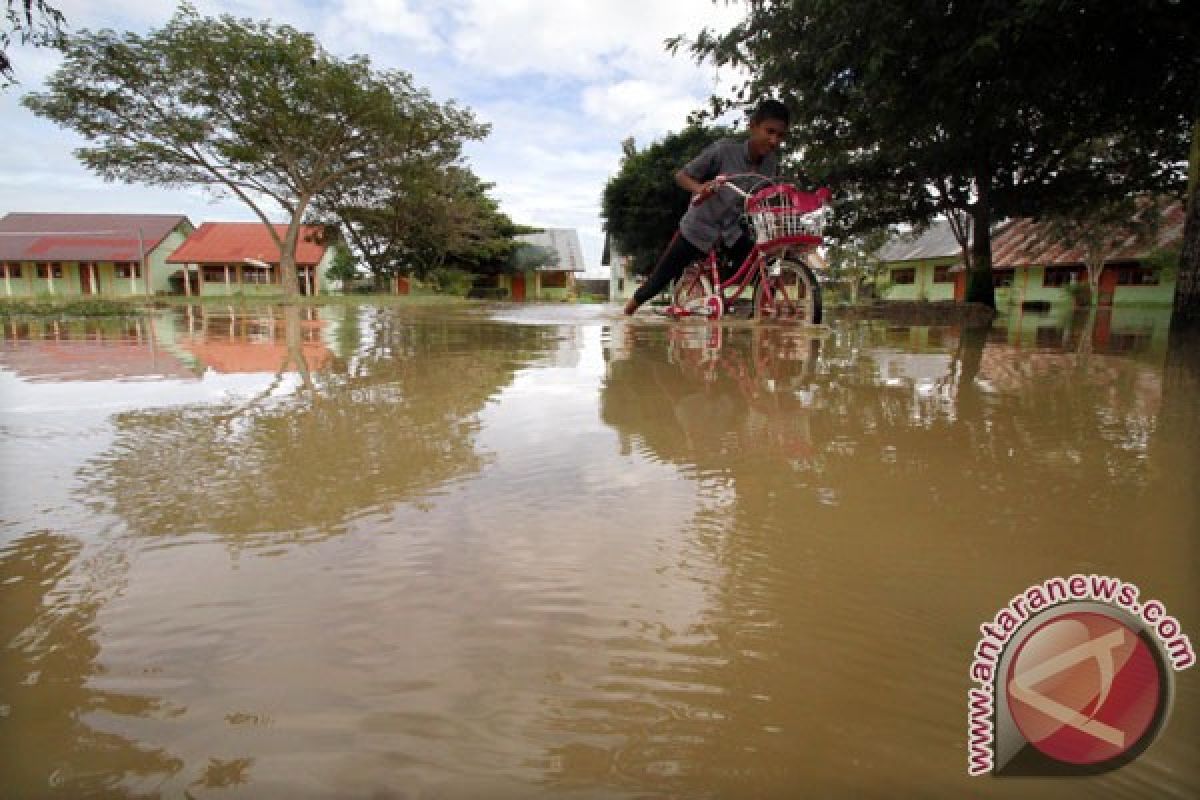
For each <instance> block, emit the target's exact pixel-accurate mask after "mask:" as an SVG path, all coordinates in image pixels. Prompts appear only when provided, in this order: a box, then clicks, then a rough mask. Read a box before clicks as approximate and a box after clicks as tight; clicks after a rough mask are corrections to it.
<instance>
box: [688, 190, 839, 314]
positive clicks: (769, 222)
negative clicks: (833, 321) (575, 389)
mask: <svg viewBox="0 0 1200 800" xmlns="http://www.w3.org/2000/svg"><path fill="white" fill-rule="evenodd" d="M741 178H754V179H756V181H757V182H756V184H755V185H754V186H753V187H752V188H751V190H750V191H746V190H744V189H742V188H741V187H739V186H738V185H737V184H735V183H733V182H732V181H733V180H736V179H741ZM716 180H717V187H718V188H717V191H720V190H722V189H730V190H733V191H735V192H737V193H738V194H739V195H741V196H742V198H743V199H744V200H745V216H746V218H747V219H748V220H749V222H750V224H751V226H752V227H753V230H754V238H755V242H754V246H753V247H752V248H751V250H750V253H749V254H748V255H747V256H746V259H745V260H744V261H743V262H742V263H741V265H739V267H738V269H737V271H736V272H735V273H734V274H733V275H731V276H730V277H729V278H728V279H726V280H721V277H720V271H719V268H718V263H717V254H716V250H715V249H713V250H710V251H709V253H708V255H707V256H705V257H704V258H703V259H702V260H700V261H699V262H697V263H696V264H693V265H692V266H690V267H688V268H686V269H685V270H684V271H683V274H682V275H680V277H679V279H678V280H677V281H675V286H674V288H673V289H672V292H671V303H670V305H668V306H667V308H666V310H665V313H666V314H667V316H670V317H672V318H675V319H679V318H682V317H690V316H701V317H706V318H708V319H720V318H721V317H723V316H724V315H725V314H727V313H729V312H730V311H731V309H732V308H733V304H734V303H735V302H736V301H737V300H738V299H739V298H741V296H742V294H743V293H744V292H745V291H746V289H747V287H749V286H751V285H753V286H754V291H753V298H754V301H753V302H754V305H753V308H754V312H753V316H754V318H755V319H758V320H761V319H766V318H774V319H787V318H792V319H797V320H799V321H802V322H806V323H809V324H812V325H816V324H819V323H820V322H821V318H822V315H823V309H822V304H821V286H820V284H819V283H818V282H817V277H816V275H814V274H813V271H812V268H811V267H809V266H808V264H806V263H804V261H803V260H802V257H803V254H805V253H809V252H812V251H813V250H815V249H816V248H817V247H819V246H820V245H821V243H822V241H823V240H822V238H821V231H822V229H823V228H824V224H825V219H826V216H827V214H828V201H829V197H830V192H829V190H828V189H820V190H818V191H816V192H802V191H800V190H798V189H797V188H796V187H795V186H794V185H792V184H790V183H787V182H784V181H774V180H772V179H771V178H767V177H765V176H762V175H757V174H754V173H742V174H736V175H719V176H717V179H716ZM763 183H767V184H768V185H767V186H765V187H763V188H759V187H761V186H762V184H763ZM706 199H707V197H706V196H702V197H698V198H697V199H696V200H693V201H692V202H693V203H702V202H704V200H706ZM735 286H736V291H735V292H734V293H733V294H732V296H730V295H729V294H728V293H727V290H728V289H730V288H732V287H735Z"/></svg>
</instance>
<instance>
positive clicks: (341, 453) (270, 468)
mask: <svg viewBox="0 0 1200 800" xmlns="http://www.w3.org/2000/svg"><path fill="white" fill-rule="evenodd" d="M349 313H351V314H353V315H355V318H356V319H355V320H354V322H353V323H351V324H360V323H359V322H358V320H357V316H358V311H357V310H356V309H350V310H349ZM369 324H370V325H371V328H372V330H371V337H370V340H369V342H368V343H367V344H364V345H361V346H355V345H357V344H358V343H350V344H351V346H353V347H354V349H352V350H349V351H348V352H346V353H345V354H344V355H342V356H340V357H336V358H335V357H334V356H333V353H332V351H331V350H330V349H328V348H327V347H326V346H325V345H324V343H323V342H321V341H320V340H319V339H317V338H316V336H315V334H316V333H318V332H319V331H320V330H321V326H320V323H319V321H315V320H311V319H300V316H299V313H298V309H296V308H290V309H287V310H285V313H284V315H283V316H282V318H280V319H278V320H273V319H271V318H268V320H267V322H265V323H264V322H262V321H254V320H250V321H247V320H235V319H231V320H230V321H229V322H228V324H225V323H221V322H217V323H212V324H211V325H210V324H209V323H205V324H204V325H203V326H199V327H189V329H188V334H187V336H186V338H184V339H183V342H184V344H183V346H184V347H185V349H188V350H189V351H190V352H192V353H193V354H195V355H197V356H200V357H208V358H213V359H215V360H214V361H213V362H211V364H210V365H211V366H213V367H214V368H218V369H222V370H226V371H251V372H255V371H260V368H267V367H269V368H270V371H272V372H274V375H273V377H272V378H271V379H270V381H269V382H267V383H266V385H265V386H264V387H263V388H262V389H261V390H260V391H258V392H257V393H255V394H253V395H251V396H249V397H244V398H239V399H238V400H237V401H236V402H233V403H224V404H220V403H219V404H207V405H204V406H201V407H193V406H182V407H173V408H167V409H155V410H151V411H130V412H125V413H122V414H119V415H117V416H116V417H115V418H114V426H115V429H116V440H115V441H114V443H113V445H112V447H111V448H109V450H108V451H107V452H105V453H104V454H103V455H101V456H100V457H98V458H97V459H95V460H94V461H93V462H92V463H91V464H89V465H88V467H87V471H88V473H89V475H90V476H91V479H92V481H94V482H90V483H89V485H88V487H87V488H86V489H85V492H86V494H87V495H88V496H89V497H94V498H101V499H102V503H103V504H105V505H106V506H107V507H108V508H110V509H111V510H112V511H114V512H116V513H117V514H118V515H120V516H121V517H122V518H124V519H126V520H127V521H128V522H129V524H130V526H131V527H132V528H133V529H134V530H137V531H139V532H141V533H144V534H149V535H160V534H179V533H189V532H213V533H217V534H221V535H229V536H232V537H234V539H233V540H232V542H235V543H237V544H238V546H245V545H246V544H248V542H246V541H244V540H242V539H241V538H240V537H242V535H243V534H246V533H271V534H274V535H273V536H272V537H270V539H269V541H272V542H275V541H278V540H285V539H303V538H308V537H311V536H318V537H319V536H324V535H328V534H330V533H336V532H339V531H340V530H342V528H343V526H344V524H345V523H346V522H347V521H348V520H350V519H352V518H354V517H357V516H359V515H362V514H366V513H369V512H372V511H375V510H378V509H380V508H384V507H386V506H387V505H388V504H390V503H395V502H398V501H401V500H404V499H407V498H414V497H418V496H423V495H427V494H428V493H429V492H431V491H433V490H434V489H435V488H436V487H438V486H441V485H444V484H445V483H446V482H448V481H450V480H453V479H456V478H462V477H463V476H465V475H468V474H471V473H473V472H475V471H477V470H478V469H479V468H480V466H481V465H482V464H483V463H484V460H485V456H483V455H481V454H480V453H478V452H477V451H476V449H475V446H474V441H473V438H474V433H475V429H476V423H475V421H474V418H473V415H474V414H475V413H476V412H478V411H479V410H480V408H481V407H482V406H483V404H484V403H485V402H486V401H487V399H488V398H489V397H490V396H492V395H493V394H494V393H495V392H496V391H497V390H498V389H499V388H500V387H501V386H502V385H503V384H504V383H506V382H507V381H508V380H509V379H510V378H511V375H512V372H513V369H514V368H515V366H516V365H517V364H518V363H520V360H521V359H522V358H523V357H524V356H523V353H525V352H527V349H528V343H529V342H530V341H532V339H531V330H530V329H526V328H519V327H510V328H498V327H497V328H493V329H490V330H486V331H482V332H479V335H485V336H490V341H488V343H487V346H486V347H478V346H476V345H475V344H474V343H473V342H472V337H474V336H475V335H476V332H464V331H463V330H462V329H461V327H456V326H452V325H450V324H447V323H442V324H438V323H430V324H427V325H420V326H413V325H400V324H397V322H396V320H395V319H394V318H391V317H388V316H386V315H379V316H377V317H376V318H375V319H374V320H372V321H371V322H370V323H369ZM206 330H208V331H215V334H216V335H215V336H205V335H202V332H203V331H206ZM260 349H261V350H262V351H263V352H261V353H260V352H259V350H260ZM406 351H407V353H408V354H410V355H411V354H414V353H420V355H421V357H420V358H405V357H404V354H405V352H406ZM313 365H315V368H316V369H319V370H321V371H320V372H316V373H314V372H310V369H311V368H314V367H313ZM289 374H298V375H299V376H300V385H299V386H296V387H295V389H296V390H295V391H283V392H281V391H280V389H281V386H283V385H284V383H283V382H284V378H285V377H286V376H287V375H289ZM147 465H153V468H152V469H147Z"/></svg>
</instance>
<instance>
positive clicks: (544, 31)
mask: <svg viewBox="0 0 1200 800" xmlns="http://www.w3.org/2000/svg"><path fill="white" fill-rule="evenodd" d="M453 13H454V14H455V15H456V17H457V18H458V23H459V30H458V32H457V34H456V36H455V37H454V43H453V45H454V47H455V50H456V52H457V53H458V54H459V56H460V58H462V59H463V60H464V61H466V62H468V63H471V64H474V65H475V66H477V67H482V68H486V69H487V70H488V71H489V72H492V73H494V74H497V75H505V76H507V75H516V74H523V73H535V74H553V75H558V76H564V77H570V78H576V79H580V78H582V79H596V78H599V77H602V76H605V75H608V74H612V73H614V72H616V73H618V74H620V73H623V72H626V71H627V70H629V69H638V70H641V69H642V68H644V67H645V66H646V65H647V62H652V63H654V64H656V65H659V66H661V67H663V68H664V69H671V67H670V59H669V57H668V56H667V55H666V53H665V52H664V50H663V42H664V40H665V39H667V38H668V37H671V36H675V35H677V34H679V33H684V32H695V31H697V30H699V29H700V28H701V27H704V26H705V25H711V26H714V27H719V28H724V27H728V25H729V24H730V23H731V22H732V21H734V20H736V19H738V18H740V16H741V15H742V13H743V12H742V9H741V8H739V7H736V6H728V5H725V4H716V3H703V2H697V1H696V0H659V1H657V2H652V3H648V2H645V0H606V2H594V0H557V2H556V1H555V0H506V2H494V0H459V2H457V3H456V4H455V6H454V12H453Z"/></svg>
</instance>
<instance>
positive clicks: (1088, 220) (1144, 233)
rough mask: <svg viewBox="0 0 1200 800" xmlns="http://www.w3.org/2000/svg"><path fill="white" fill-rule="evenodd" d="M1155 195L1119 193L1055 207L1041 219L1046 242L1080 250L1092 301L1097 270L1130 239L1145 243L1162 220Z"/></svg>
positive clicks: (1160, 207) (1095, 288) (1097, 277)
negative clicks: (1064, 207) (1093, 201)
mask: <svg viewBox="0 0 1200 800" xmlns="http://www.w3.org/2000/svg"><path fill="white" fill-rule="evenodd" d="M1163 206H1164V204H1163V202H1162V201H1161V199H1159V198H1152V197H1143V198H1136V199H1135V198H1132V197H1122V198H1117V199H1114V200H1109V201H1107V202H1102V203H1096V204H1093V205H1090V206H1087V207H1081V208H1074V209H1070V210H1062V211H1057V212H1054V213H1052V214H1049V215H1047V216H1046V217H1045V219H1044V220H1043V221H1042V225H1041V230H1042V235H1043V236H1044V237H1045V238H1046V239H1047V240H1048V242H1051V243H1054V244H1058V245H1061V246H1063V247H1067V248H1071V249H1078V250H1080V251H1082V252H1083V263H1084V266H1085V267H1087V279H1088V289H1089V297H1090V298H1091V301H1092V302H1093V303H1094V302H1096V298H1097V296H1098V293H1099V285H1100V273H1102V272H1103V271H1104V265H1105V263H1106V262H1107V261H1108V258H1109V256H1111V255H1112V254H1113V253H1114V252H1115V251H1117V250H1119V249H1121V248H1122V247H1124V246H1126V245H1128V244H1130V243H1134V244H1138V245H1142V246H1145V245H1146V244H1147V243H1148V242H1150V241H1151V240H1152V239H1153V238H1154V236H1155V234H1157V233H1158V230H1159V228H1160V227H1161V224H1162V214H1163V210H1164V209H1163Z"/></svg>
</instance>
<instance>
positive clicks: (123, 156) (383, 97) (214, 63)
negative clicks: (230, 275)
mask: <svg viewBox="0 0 1200 800" xmlns="http://www.w3.org/2000/svg"><path fill="white" fill-rule="evenodd" d="M65 52H66V61H65V63H64V64H63V65H62V67H61V68H60V69H59V70H58V71H57V72H56V73H55V74H54V75H53V76H52V77H51V78H50V79H49V81H48V88H49V91H47V92H45V93H42V94H33V95H29V96H27V97H25V98H24V103H25V105H27V106H28V107H29V108H30V109H32V110H33V111H34V112H35V113H37V114H40V115H42V116H45V117H47V118H49V119H52V120H54V121H55V122H57V123H59V124H60V125H63V126H65V127H68V128H71V129H73V130H75V131H77V132H78V133H80V134H82V135H83V136H84V137H85V138H86V139H87V140H88V142H89V145H88V146H86V147H82V148H80V149H79V150H77V151H76V155H77V156H78V157H79V158H80V160H81V161H82V162H83V163H84V164H85V165H86V166H88V167H89V168H91V169H93V170H95V171H96V172H98V173H100V174H101V175H102V176H103V177H105V178H106V179H109V180H122V181H128V182H141V183H148V184H155V185H160V186H187V185H200V186H204V187H206V188H207V189H209V190H211V191H212V192H214V193H215V194H232V195H234V196H236V197H237V198H239V199H240V200H242V201H243V202H244V203H246V204H247V205H248V206H250V208H251V209H253V210H254V212H255V214H257V216H258V217H259V219H261V220H262V221H263V223H264V224H267V225H268V230H269V231H271V235H272V237H273V238H274V239H275V240H276V243H277V244H278V245H279V249H280V258H281V267H282V274H283V286H284V290H285V292H287V293H289V294H295V293H296V290H297V283H296V268H295V248H296V239H297V236H298V234H299V232H300V225H301V223H302V222H303V221H304V219H305V216H306V214H308V213H309V212H310V210H311V209H312V208H313V207H314V204H315V203H316V201H317V198H318V197H320V196H322V195H323V194H324V193H328V192H331V191H333V190H334V189H335V188H336V187H338V186H345V185H354V184H357V183H361V182H366V181H371V180H380V179H389V178H392V177H394V176H396V175H403V173H404V169H405V167H406V166H407V165H408V164H409V163H410V162H411V161H413V160H417V161H424V160H428V159H434V160H439V159H440V160H441V161H447V160H451V161H452V160H453V159H454V158H455V157H457V154H458V152H459V149H460V147H461V143H462V141H463V140H464V139H476V138H482V137H483V136H484V135H485V134H486V132H487V128H486V126H483V125H480V124H477V123H476V122H475V121H474V118H473V117H472V115H471V113H470V112H469V111H467V110H465V109H460V108H458V107H456V106H455V105H453V104H452V103H450V104H446V105H439V104H437V103H434V102H433V101H432V100H431V99H430V97H429V94H428V92H426V91H425V90H423V89H418V88H417V87H416V86H414V84H413V80H412V77H411V76H410V75H408V74H407V73H404V72H399V71H391V70H386V71H377V70H374V69H372V67H371V65H370V62H369V60H368V59H367V58H366V57H364V56H355V57H352V58H350V59H348V60H339V59H337V58H334V57H333V56H331V55H330V54H328V53H327V52H325V51H324V50H323V49H322V48H321V46H320V45H319V44H318V43H317V41H316V40H315V39H314V38H313V37H312V36H311V35H309V34H306V33H302V32H300V31H297V30H295V29H294V28H291V27H288V26H286V25H283V26H275V25H273V24H271V23H270V22H254V21H252V20H246V19H237V18H235V17H232V16H229V15H224V16H221V17H219V18H207V17H201V16H200V15H199V14H198V13H197V12H196V10H195V9H194V8H192V7H191V6H189V5H186V4H185V5H182V6H180V8H179V10H178V11H177V12H176V14H175V15H174V17H172V19H171V20H170V21H169V22H168V23H167V25H166V26H165V27H164V28H162V29H161V30H157V31H153V32H151V33H150V34H149V35H147V36H139V35H137V34H134V33H125V34H117V33H115V32H113V31H109V30H103V31H99V32H91V31H83V32H80V33H79V34H78V35H76V36H73V37H72V38H71V40H70V41H69V42H68V44H67V46H66V50H65ZM443 151H444V152H443ZM276 206H278V207H279V208H282V209H283V210H284V211H285V212H286V214H287V215H288V227H287V232H286V234H285V235H284V236H282V237H281V236H279V235H278V234H276V232H275V229H274V227H272V226H270V218H269V216H268V211H271V210H273V208H274V207H276Z"/></svg>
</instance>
